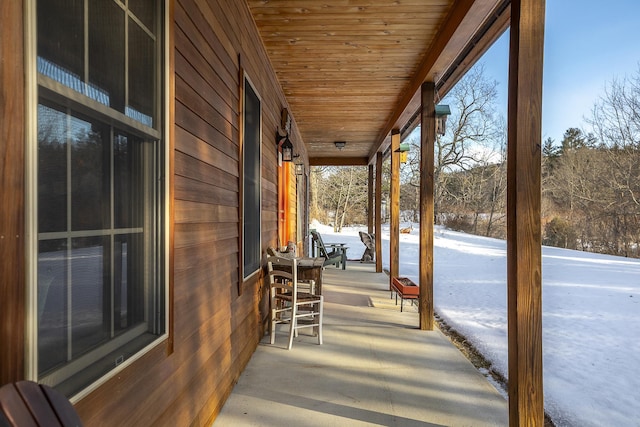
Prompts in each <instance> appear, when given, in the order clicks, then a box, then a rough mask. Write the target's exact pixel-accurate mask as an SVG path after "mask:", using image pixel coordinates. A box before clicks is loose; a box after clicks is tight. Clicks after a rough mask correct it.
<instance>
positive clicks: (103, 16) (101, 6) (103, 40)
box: [89, 0, 125, 113]
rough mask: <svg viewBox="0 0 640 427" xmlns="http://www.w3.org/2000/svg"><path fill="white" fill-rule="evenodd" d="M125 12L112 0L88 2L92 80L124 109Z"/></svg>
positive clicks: (112, 102) (114, 106)
mask: <svg viewBox="0 0 640 427" xmlns="http://www.w3.org/2000/svg"><path fill="white" fill-rule="evenodd" d="M124 17H125V12H124V10H122V9H121V8H120V7H119V6H118V5H116V4H115V2H113V0H91V1H90V2H89V30H90V31H89V82H90V83H91V84H93V85H95V86H97V87H98V88H99V89H100V90H102V91H104V92H105V93H106V94H107V97H108V101H107V102H108V103H107V105H109V106H110V107H111V108H114V109H116V110H118V111H120V112H121V113H124V112H125V109H124V106H125V84H124V82H125V69H124V58H125V42H124V40H125V31H124Z"/></svg>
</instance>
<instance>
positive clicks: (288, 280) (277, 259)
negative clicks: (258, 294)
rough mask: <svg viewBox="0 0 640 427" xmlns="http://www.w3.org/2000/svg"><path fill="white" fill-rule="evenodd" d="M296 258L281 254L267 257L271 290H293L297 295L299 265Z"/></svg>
mask: <svg viewBox="0 0 640 427" xmlns="http://www.w3.org/2000/svg"><path fill="white" fill-rule="evenodd" d="M297 261H298V260H296V259H295V258H285V257H281V256H270V257H267V270H268V272H269V288H270V290H271V291H270V292H276V290H277V289H282V290H283V291H285V292H292V293H293V295H294V296H295V293H296V292H297V290H298V289H297V288H298V265H297Z"/></svg>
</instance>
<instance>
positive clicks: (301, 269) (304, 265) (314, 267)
mask: <svg viewBox="0 0 640 427" xmlns="http://www.w3.org/2000/svg"><path fill="white" fill-rule="evenodd" d="M323 264H324V258H322V257H317V258H310V257H302V258H298V278H300V279H306V280H309V279H312V280H314V281H315V282H316V292H315V293H316V294H318V295H322V267H323Z"/></svg>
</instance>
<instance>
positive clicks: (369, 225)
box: [367, 165, 374, 234]
mask: <svg viewBox="0 0 640 427" xmlns="http://www.w3.org/2000/svg"><path fill="white" fill-rule="evenodd" d="M368 184H369V185H368V189H369V198H368V201H369V204H368V205H367V233H369V234H372V233H373V185H374V184H373V165H369V182H368Z"/></svg>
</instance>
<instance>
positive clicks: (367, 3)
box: [247, 0, 509, 164]
mask: <svg viewBox="0 0 640 427" xmlns="http://www.w3.org/2000/svg"><path fill="white" fill-rule="evenodd" d="M247 1H248V4H249V7H250V10H251V13H252V14H253V17H254V19H255V22H256V24H257V27H258V30H259V32H260V35H261V37H262V40H263V43H264V45H265V48H266V51H267V54H268V56H269V58H270V60H271V63H272V65H273V68H274V70H275V72H276V75H277V77H278V79H279V81H280V84H281V85H282V88H283V90H284V93H285V95H286V97H287V101H288V103H289V106H288V108H289V110H290V111H291V114H292V116H293V118H294V120H295V124H296V126H297V127H298V130H299V131H300V134H301V136H302V138H303V140H304V143H305V145H306V148H307V152H308V154H309V159H310V163H311V164H367V163H369V162H371V161H373V159H374V158H375V155H376V153H377V152H378V151H385V150H386V149H387V147H388V146H389V141H390V138H389V135H390V132H391V130H392V129H400V130H402V129H409V128H410V127H411V126H410V122H411V118H412V117H413V116H414V114H415V113H416V111H417V110H418V108H419V107H420V99H419V89H420V85H421V84H422V83H423V82H424V81H435V82H436V84H438V85H439V86H440V94H441V95H442V96H443V95H444V94H445V93H446V91H447V90H448V88H450V87H451V85H452V83H453V82H454V81H455V80H457V79H458V78H459V77H460V76H461V74H462V73H461V71H464V70H466V69H468V68H469V67H470V66H471V65H472V64H473V62H475V59H477V57H478V56H479V54H480V53H481V52H483V51H484V50H485V49H486V48H487V47H488V46H490V44H491V43H492V42H493V40H495V38H496V37H497V36H498V35H499V34H501V33H502V31H504V29H505V28H506V26H507V22H508V18H509V16H508V15H509V13H508V7H507V6H508V4H509V2H508V1H505V0H475V1H474V0H247ZM505 10H506V13H505ZM443 76H444V77H443ZM335 141H345V142H346V146H345V148H344V149H342V150H338V149H337V148H336V147H335V145H334V142H335Z"/></svg>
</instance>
